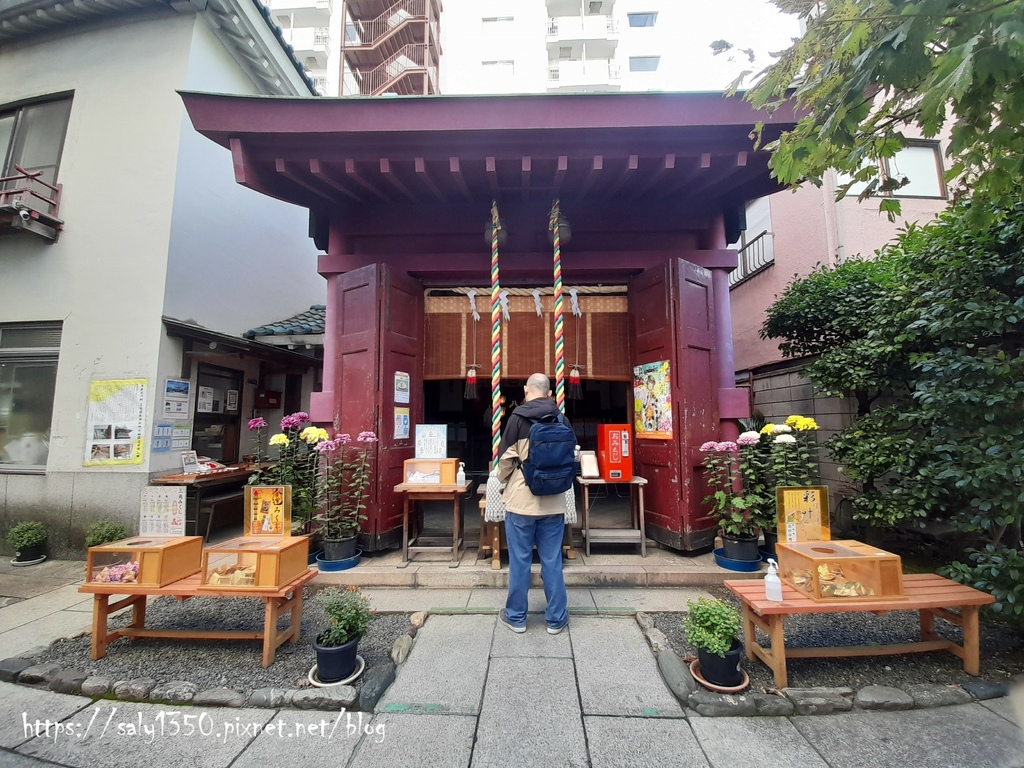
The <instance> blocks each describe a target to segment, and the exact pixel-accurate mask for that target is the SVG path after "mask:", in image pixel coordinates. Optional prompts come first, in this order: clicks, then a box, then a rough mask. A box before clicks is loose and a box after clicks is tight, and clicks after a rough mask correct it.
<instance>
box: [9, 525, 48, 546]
mask: <svg viewBox="0 0 1024 768" xmlns="http://www.w3.org/2000/svg"><path fill="white" fill-rule="evenodd" d="M46 539H47V533H46V526H45V525H43V524H42V523H40V522H37V521H34V520H33V521H24V522H21V523H18V524H17V525H15V526H14V527H13V528H11V529H10V530H9V531H7V543H8V544H9V545H10V546H12V547H14V549H17V550H22V549H24V548H25V547H34V546H36V545H38V544H42V543H44V542H45V541H46Z"/></svg>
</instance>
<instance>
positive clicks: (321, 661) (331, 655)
mask: <svg viewBox="0 0 1024 768" xmlns="http://www.w3.org/2000/svg"><path fill="white" fill-rule="evenodd" d="M358 648H359V638H358V637H357V638H355V639H354V640H349V641H348V642H347V643H345V644H344V645H335V646H331V647H326V646H323V645H320V638H319V637H317V638H316V640H314V641H313V650H314V651H316V676H317V677H318V678H319V679H320V682H321V683H336V682H338V681H339V680H344V679H345V678H346V677H350V676H351V675H352V673H353V672H355V671H356V650H357V649H358Z"/></svg>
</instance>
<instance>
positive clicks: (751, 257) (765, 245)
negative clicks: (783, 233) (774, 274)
mask: <svg viewBox="0 0 1024 768" xmlns="http://www.w3.org/2000/svg"><path fill="white" fill-rule="evenodd" d="M772 236H773V233H771V232H768V231H765V232H762V233H761V234H759V235H758V236H757V237H755V238H754V239H753V240H751V241H750V242H749V243H747V245H746V246H745V247H744V248H743V250H742V251H740V252H739V264H738V265H737V267H736V269H734V270H733V271H732V272H730V273H729V287H732V286H734V285H739V284H740V283H742V282H743V281H744V280H746V279H747V278H749V277H753V276H754V275H756V274H757V273H758V272H760V271H761V270H763V269H767V268H768V267H770V266H771V265H772V264H774V263H775V242H774V240H773V239H772Z"/></svg>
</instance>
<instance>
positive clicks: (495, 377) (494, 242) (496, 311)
mask: <svg viewBox="0 0 1024 768" xmlns="http://www.w3.org/2000/svg"><path fill="white" fill-rule="evenodd" d="M500 229H501V220H500V219H499V218H498V201H497V200H492V201H491V468H492V470H496V469H497V468H498V448H499V447H500V445H501V309H500V306H501V302H500V299H501V283H500V281H499V279H498V231H499V230H500ZM505 300H506V302H507V301H508V294H507V292H506V298H505ZM485 498H486V500H487V501H486V504H485V505H484V519H485V520H487V521H488V522H493V523H496V522H501V521H502V520H504V519H505V502H504V499H503V498H502V495H501V483H499V482H498V475H497V472H494V471H492V472H491V475H490V476H489V477H488V478H487V486H486V496H485Z"/></svg>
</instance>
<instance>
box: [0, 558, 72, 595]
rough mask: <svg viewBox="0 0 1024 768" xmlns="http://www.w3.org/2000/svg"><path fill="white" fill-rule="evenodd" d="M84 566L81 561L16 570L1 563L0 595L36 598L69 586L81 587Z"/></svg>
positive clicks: (53, 561)
mask: <svg viewBox="0 0 1024 768" xmlns="http://www.w3.org/2000/svg"><path fill="white" fill-rule="evenodd" d="M84 577H85V563H84V562H83V561H80V560H46V561H45V562H42V563H39V564H38V565H32V566H29V567H24V566H22V567H17V568H16V567H15V566H13V565H11V562H10V560H8V559H6V558H3V559H0V595H5V596H7V597H24V598H29V597H35V596H37V595H42V594H44V593H46V592H51V591H52V590H54V589H58V588H60V587H63V586H65V585H67V584H81V583H82V579H83V578H84Z"/></svg>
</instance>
